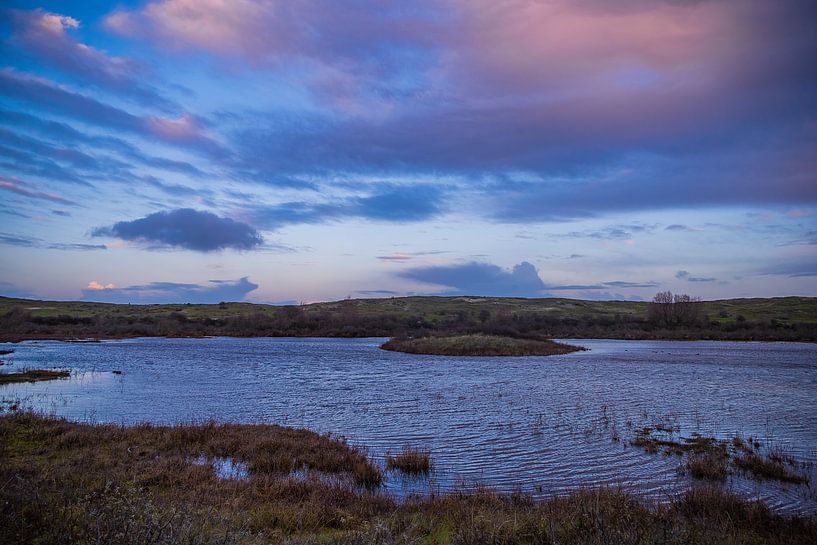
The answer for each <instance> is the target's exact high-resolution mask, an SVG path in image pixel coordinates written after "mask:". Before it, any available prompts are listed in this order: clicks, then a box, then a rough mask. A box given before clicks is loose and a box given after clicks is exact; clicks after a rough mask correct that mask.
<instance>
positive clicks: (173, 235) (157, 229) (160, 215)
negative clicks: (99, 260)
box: [92, 208, 264, 252]
mask: <svg viewBox="0 0 817 545" xmlns="http://www.w3.org/2000/svg"><path fill="white" fill-rule="evenodd" d="M92 234H93V236H97V237H113V238H119V239H122V240H128V241H137V242H144V243H147V244H149V245H154V246H158V247H175V248H183V249H186V250H195V251H199V252H211V251H215V250H223V249H227V248H231V249H234V250H252V249H255V248H258V247H259V246H261V244H263V242H264V241H263V239H262V238H261V235H259V234H258V232H257V231H256V230H255V229H253V228H252V227H250V226H249V225H247V224H245V223H241V222H238V221H235V220H232V219H230V218H222V217H219V216H216V215H215V214H213V213H211V212H201V211H198V210H193V209H190V208H181V209H178V210H172V211H169V212H156V213H154V214H150V215H149V216H145V217H144V218H140V219H136V220H133V221H120V222H117V223H115V224H114V225H111V226H109V227H100V228H97V229H94V230H93V232H92Z"/></svg>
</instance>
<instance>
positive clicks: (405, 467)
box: [386, 447, 431, 475]
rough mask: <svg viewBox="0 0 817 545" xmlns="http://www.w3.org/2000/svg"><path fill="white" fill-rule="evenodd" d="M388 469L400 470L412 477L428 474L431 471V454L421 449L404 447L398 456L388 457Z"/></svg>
mask: <svg viewBox="0 0 817 545" xmlns="http://www.w3.org/2000/svg"><path fill="white" fill-rule="evenodd" d="M386 469H399V470H400V471H402V472H403V473H408V474H412V475H423V474H426V473H428V472H429V471H431V453H430V452H429V451H427V450H423V449H419V448H412V447H404V448H403V450H402V451H400V452H399V453H397V454H394V455H392V454H391V453H389V454H387V455H386Z"/></svg>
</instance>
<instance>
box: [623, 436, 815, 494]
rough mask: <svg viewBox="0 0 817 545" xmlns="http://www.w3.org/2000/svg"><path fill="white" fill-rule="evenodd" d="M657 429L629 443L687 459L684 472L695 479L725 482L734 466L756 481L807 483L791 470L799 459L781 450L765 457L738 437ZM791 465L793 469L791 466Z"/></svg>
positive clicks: (755, 445)
mask: <svg viewBox="0 0 817 545" xmlns="http://www.w3.org/2000/svg"><path fill="white" fill-rule="evenodd" d="M656 432H663V430H660V429H658V428H654V427H647V428H642V429H640V430H638V432H637V433H636V437H635V439H633V441H631V443H630V444H632V445H633V446H637V447H641V448H643V449H644V450H646V451H647V452H649V453H650V454H655V453H657V452H659V451H663V452H664V453H665V454H668V455H670V454H675V455H678V456H686V457H687V458H686V462H685V464H684V466H683V471H685V472H687V473H688V474H690V475H691V476H692V477H695V478H696V479H703V480H707V481H723V480H725V479H726V477H727V476H728V475H729V473H730V461H731V466H733V467H734V468H736V469H737V470H740V471H742V472H744V473H745V474H748V475H749V476H750V477H752V478H755V479H768V480H776V481H781V482H786V483H793V484H804V483H808V482H809V479H808V477H807V476H806V475H801V474H799V473H797V472H795V471H793V470H792V469H790V467H795V466H796V465H797V462H796V460H795V459H794V458H793V457H792V456H790V455H789V454H787V453H785V452H784V451H782V450H781V449H780V448H776V449H771V450H769V452H768V453H767V454H766V455H765V456H763V455H761V454H760V453H759V452H758V449H759V448H760V446H761V445H760V443H759V442H758V441H757V440H755V439H752V438H751V437H749V438H748V439H744V438H742V437H740V436H738V435H736V436H734V437H733V438H732V439H731V440H730V441H724V440H719V439H715V438H714V437H703V436H700V435H693V436H692V437H679V438H678V440H675V436H674V435H673V434H672V433H670V434H669V435H666V434H662V435H656ZM789 466H790V467H789Z"/></svg>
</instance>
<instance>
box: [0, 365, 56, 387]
mask: <svg viewBox="0 0 817 545" xmlns="http://www.w3.org/2000/svg"><path fill="white" fill-rule="evenodd" d="M70 376H71V373H70V372H69V371H52V370H49V369H26V370H23V371H17V372H14V373H0V384H14V383H16V382H40V381H42V380H55V379H59V378H68V377H70Z"/></svg>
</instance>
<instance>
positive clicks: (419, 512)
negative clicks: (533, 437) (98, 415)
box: [0, 412, 817, 545]
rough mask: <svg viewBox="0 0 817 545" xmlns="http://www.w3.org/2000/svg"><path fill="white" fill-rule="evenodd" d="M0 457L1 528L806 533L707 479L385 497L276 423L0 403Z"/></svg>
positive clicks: (235, 535) (575, 537)
mask: <svg viewBox="0 0 817 545" xmlns="http://www.w3.org/2000/svg"><path fill="white" fill-rule="evenodd" d="M196 456H206V457H210V458H212V457H216V456H229V457H232V458H233V459H234V460H240V461H242V462H244V463H246V464H247V466H248V468H249V477H248V478H247V479H220V478H219V477H218V476H217V475H215V474H214V472H213V470H212V467H209V466H200V465H196V464H194V463H192V460H193V459H194V458H195V457H196ZM0 459H2V461H3V463H2V464H0V507H2V508H0V543H4V544H5V543H8V544H17V543H20V544H22V543H25V544H55V545H61V544H69V543H71V544H73V543H83V544H85V543H87V544H93V543H105V544H110V545H120V544H121V545H137V544H139V545H142V544H155V545H192V544H207V545H210V544H223V545H256V544H259V545H260V544H261V543H288V544H291V545H294V544H304V545H306V544H329V543H343V544H347V545H369V544H372V545H374V544H378V545H379V544H383V543H394V544H398V543H399V544H415V543H416V544H460V545H461V544H474V545H477V544H485V543H495V544H505V545H517V544H520V545H521V544H534V543H536V544H539V543H541V544H544V543H559V544H564V545H578V544H608V543H616V544H622V545H636V544H638V545H647V544H659V543H660V544H667V545H681V544H693V545H696V544H701V545H702V544H709V543H723V544H727V545H750V544H753V545H754V544H761V543H768V544H791V545H799V544H803V545H805V544H813V543H815V542H817V523H815V521H814V520H811V519H808V518H803V517H799V518H798V517H785V516H781V515H778V514H775V513H773V512H772V511H770V510H769V509H768V508H767V507H766V506H765V505H763V504H761V503H758V502H753V501H747V500H743V499H741V498H739V497H737V496H734V495H732V494H730V493H728V492H726V491H724V490H723V489H722V488H720V487H719V488H708V487H703V488H695V489H692V490H690V491H688V492H687V493H685V494H682V495H680V496H678V497H676V498H672V499H669V501H668V502H667V503H662V504H651V503H648V502H645V501H643V500H642V499H640V498H639V497H638V496H637V495H634V494H631V493H626V492H624V491H621V490H618V489H614V488H602V489H597V490H579V491H577V492H574V493H572V494H569V495H566V496H562V497H555V498H550V499H546V500H541V501H538V500H534V499H532V498H531V497H530V496H526V495H524V494H521V493H517V494H510V495H508V494H499V493H497V492H494V491H491V490H486V489H480V490H471V491H461V492H452V493H449V494H444V495H432V496H429V497H411V498H408V499H406V500H405V501H403V502H401V503H397V502H396V501H394V500H393V499H391V498H390V497H389V496H387V495H385V494H382V493H380V492H377V491H372V490H369V489H366V488H364V487H360V486H354V485H347V486H341V485H339V484H327V483H326V482H324V481H322V480H320V479H309V480H298V479H293V478H291V477H290V476H289V474H288V473H287V471H288V470H289V469H290V468H293V467H311V468H316V469H317V470H320V471H323V472H328V473H336V474H343V475H348V474H354V475H356V476H357V477H356V478H357V479H358V480H361V479H362V480H364V481H365V480H366V475H368V474H377V471H378V470H377V469H376V466H375V465H374V464H372V463H371V462H370V461H369V460H368V458H366V457H365V455H364V454H363V453H361V452H360V451H357V450H355V449H354V448H351V447H350V446H348V445H346V444H345V443H344V442H342V441H340V440H338V439H336V438H332V437H327V436H322V435H318V434H316V433H313V432H310V431H306V430H294V429H289V428H281V427H278V426H267V425H235V424H217V423H212V422H211V423H205V424H197V425H183V426H172V427H167V426H151V425H138V426H132V427H123V426H117V425H90V424H80V423H72V422H68V421H65V420H61V419H56V418H45V417H41V416H37V415H34V414H32V413H28V412H17V413H12V414H5V415H2V416H0ZM360 464H363V466H365V467H367V468H368V469H366V470H365V471H361V470H360V469H359V467H360ZM369 479H370V480H375V479H372V478H369Z"/></svg>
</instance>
